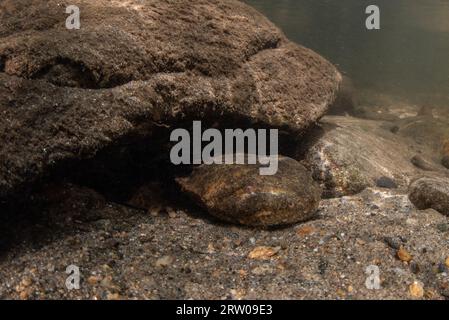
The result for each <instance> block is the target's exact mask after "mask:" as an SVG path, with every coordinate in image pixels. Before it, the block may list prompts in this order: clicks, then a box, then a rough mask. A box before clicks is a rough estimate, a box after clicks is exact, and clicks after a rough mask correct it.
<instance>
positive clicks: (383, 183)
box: [376, 176, 398, 189]
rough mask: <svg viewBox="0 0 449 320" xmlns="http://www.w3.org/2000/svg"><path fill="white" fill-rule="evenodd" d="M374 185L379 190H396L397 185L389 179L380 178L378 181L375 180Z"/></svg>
mask: <svg viewBox="0 0 449 320" xmlns="http://www.w3.org/2000/svg"><path fill="white" fill-rule="evenodd" d="M376 185H377V186H378V187H379V188H385V189H396V188H397V187H398V185H397V184H396V182H395V181H394V180H393V179H391V178H389V177H385V176H383V177H380V178H379V179H377V180H376Z"/></svg>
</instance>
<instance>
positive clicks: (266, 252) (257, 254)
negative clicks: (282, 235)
mask: <svg viewBox="0 0 449 320" xmlns="http://www.w3.org/2000/svg"><path fill="white" fill-rule="evenodd" d="M279 250H280V248H272V247H264V246H261V247H256V248H254V249H253V250H252V251H251V252H250V253H249V254H248V258H250V259H255V260H269V259H271V258H272V257H273V256H275V255H276V254H277V253H278V252H279Z"/></svg>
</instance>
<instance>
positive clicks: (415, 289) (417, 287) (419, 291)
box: [409, 281, 424, 298]
mask: <svg viewBox="0 0 449 320" xmlns="http://www.w3.org/2000/svg"><path fill="white" fill-rule="evenodd" d="M409 291H410V295H411V296H412V297H413V298H422V297H424V288H423V286H422V285H421V284H420V283H419V282H417V281H415V282H413V283H412V284H411V285H410V287H409Z"/></svg>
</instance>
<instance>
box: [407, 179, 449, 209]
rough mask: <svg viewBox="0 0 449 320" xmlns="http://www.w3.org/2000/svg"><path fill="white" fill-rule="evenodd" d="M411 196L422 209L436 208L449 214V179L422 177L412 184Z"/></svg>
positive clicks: (413, 201)
mask: <svg viewBox="0 0 449 320" xmlns="http://www.w3.org/2000/svg"><path fill="white" fill-rule="evenodd" d="M409 198H410V201H411V202H412V203H413V204H414V205H415V206H416V207H417V208H418V209H420V210H425V209H434V210H436V211H438V212H440V213H442V214H444V215H447V216H449V179H448V178H437V177H432V178H430V177H423V178H420V179H418V180H416V181H414V182H413V183H412V184H411V185H410V192H409Z"/></svg>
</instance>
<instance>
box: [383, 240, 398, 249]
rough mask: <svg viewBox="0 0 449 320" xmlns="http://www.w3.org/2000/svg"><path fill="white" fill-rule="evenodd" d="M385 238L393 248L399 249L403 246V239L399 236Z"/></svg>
mask: <svg viewBox="0 0 449 320" xmlns="http://www.w3.org/2000/svg"><path fill="white" fill-rule="evenodd" d="M384 240H385V242H386V243H387V244H388V245H389V246H390V247H391V248H392V249H396V250H399V249H400V248H401V246H402V240H401V239H400V238H398V237H385V238H384Z"/></svg>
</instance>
